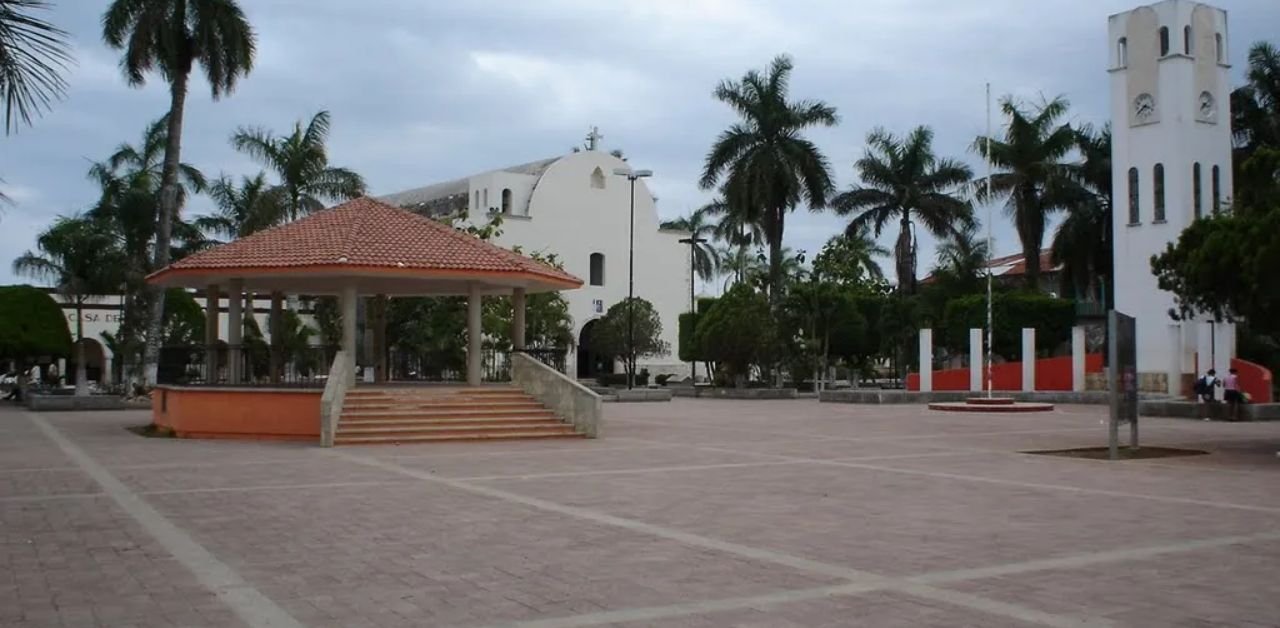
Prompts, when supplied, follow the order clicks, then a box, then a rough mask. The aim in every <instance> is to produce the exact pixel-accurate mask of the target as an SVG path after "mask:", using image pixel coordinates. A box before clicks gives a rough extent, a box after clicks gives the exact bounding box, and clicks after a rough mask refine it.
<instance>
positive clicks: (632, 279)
mask: <svg viewBox="0 0 1280 628" xmlns="http://www.w3.org/2000/svg"><path fill="white" fill-rule="evenodd" d="M628 178H629V179H631V221H630V223H628V226H629V227H630V229H629V231H630V234H631V235H630V238H631V241H630V243H629V244H628V246H627V360H628V362H627V364H628V365H629V367H630V368H628V369H627V390H631V387H632V386H633V385H635V379H636V322H635V291H636V177H635V176H631V177H628Z"/></svg>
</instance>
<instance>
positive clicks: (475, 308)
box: [467, 283, 483, 386]
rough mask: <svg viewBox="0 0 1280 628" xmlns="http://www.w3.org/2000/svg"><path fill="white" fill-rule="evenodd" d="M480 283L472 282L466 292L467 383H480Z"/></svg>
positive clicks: (475, 384)
mask: <svg viewBox="0 0 1280 628" xmlns="http://www.w3.org/2000/svg"><path fill="white" fill-rule="evenodd" d="M482 298H483V297H481V296H480V284H478V283H472V284H471V287H470V291H469V292H468V294H467V385H468V386H479V385H480V334H481V327H480V302H481V299H482Z"/></svg>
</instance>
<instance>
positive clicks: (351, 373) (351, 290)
mask: <svg viewBox="0 0 1280 628" xmlns="http://www.w3.org/2000/svg"><path fill="white" fill-rule="evenodd" d="M357 298H358V296H357V294H356V287H355V286H343V288H342V350H343V351H344V352H345V353H346V354H347V360H348V364H350V367H349V370H348V371H347V383H349V384H355V381H356V299H357Z"/></svg>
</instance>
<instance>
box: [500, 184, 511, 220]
mask: <svg viewBox="0 0 1280 628" xmlns="http://www.w3.org/2000/svg"><path fill="white" fill-rule="evenodd" d="M502 213H504V214H506V215H508V216H510V215H511V190H510V189H508V188H503V189H502Z"/></svg>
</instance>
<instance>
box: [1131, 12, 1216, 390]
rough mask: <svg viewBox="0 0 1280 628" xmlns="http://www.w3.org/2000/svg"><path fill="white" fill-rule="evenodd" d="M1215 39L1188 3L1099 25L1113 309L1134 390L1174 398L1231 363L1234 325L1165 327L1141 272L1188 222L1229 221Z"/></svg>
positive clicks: (1163, 313) (1159, 297)
mask: <svg viewBox="0 0 1280 628" xmlns="http://www.w3.org/2000/svg"><path fill="white" fill-rule="evenodd" d="M1227 32H1228V31H1227V13H1226V11H1223V10H1221V9H1217V8H1214V7H1211V6H1208V5H1205V4H1201V3H1198V2H1192V1H1189V0H1165V1H1164V2H1159V3H1157V4H1153V5H1150V6H1143V7H1139V8H1137V9H1134V10H1132V11H1129V12H1126V13H1120V14H1117V15H1113V16H1111V18H1110V20H1109V27H1108V34H1109V36H1108V40H1109V45H1110V47H1111V53H1110V55H1109V58H1110V61H1111V63H1110V69H1109V73H1110V75H1111V120H1112V181H1113V184H1112V185H1113V188H1112V191H1113V194H1112V197H1113V198H1114V199H1115V200H1114V209H1113V211H1112V227H1113V233H1114V234H1115V235H1114V244H1113V246H1114V256H1115V262H1114V268H1115V295H1116V297H1115V300H1116V309H1117V310H1119V311H1121V312H1123V313H1125V314H1128V315H1130V316H1133V317H1135V318H1136V319H1137V349H1138V352H1137V357H1138V372H1139V377H1140V383H1141V386H1142V388H1143V389H1144V390H1151V391H1162V392H1164V391H1167V392H1169V393H1170V394H1180V393H1181V392H1182V391H1183V390H1185V389H1187V387H1189V385H1190V381H1192V379H1193V378H1194V377H1195V374H1196V373H1197V372H1199V373H1203V372H1204V371H1206V370H1208V369H1209V368H1215V369H1217V370H1218V372H1219V373H1220V374H1221V373H1225V372H1226V370H1227V368H1228V366H1229V364H1230V360H1231V358H1233V357H1235V327H1234V325H1232V324H1229V323H1223V322H1216V321H1213V320H1210V319H1207V318H1205V317H1196V318H1192V319H1190V320H1178V319H1176V318H1175V317H1173V316H1171V312H1172V311H1173V309H1174V307H1175V302H1174V297H1173V295H1172V294H1170V293H1168V292H1165V291H1162V290H1160V288H1159V287H1158V286H1157V285H1156V279H1155V277H1154V276H1153V275H1152V272H1151V262H1150V260H1151V256H1152V255H1155V254H1157V253H1160V252H1162V251H1164V248H1165V246H1166V245H1167V244H1168V243H1171V242H1173V241H1175V240H1177V238H1178V235H1179V234H1181V233H1182V231H1183V230H1184V229H1186V228H1187V227H1188V226H1190V225H1191V223H1192V222H1193V221H1195V220H1197V219H1199V218H1201V217H1203V216H1209V215H1211V214H1216V213H1219V212H1224V211H1230V206H1231V190H1232V187H1231V186H1232V181H1231V112H1230V106H1231V98H1230V95H1231V94H1230V88H1229V85H1230V75H1229V72H1230V69H1231V66H1230V65H1228V64H1227V59H1228V56H1227V52H1228V47H1227V46H1228V44H1229V42H1228V40H1227Z"/></svg>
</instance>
